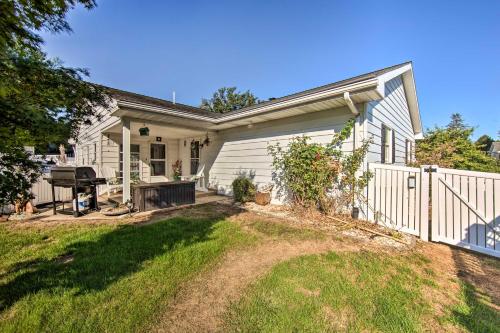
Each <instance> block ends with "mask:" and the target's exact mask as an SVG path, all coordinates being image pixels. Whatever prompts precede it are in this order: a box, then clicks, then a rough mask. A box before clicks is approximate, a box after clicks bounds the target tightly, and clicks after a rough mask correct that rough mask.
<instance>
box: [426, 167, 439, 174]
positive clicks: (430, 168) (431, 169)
mask: <svg viewBox="0 0 500 333" xmlns="http://www.w3.org/2000/svg"><path fill="white" fill-rule="evenodd" d="M424 171H425V172H429V173H431V172H437V168H434V167H428V168H424Z"/></svg>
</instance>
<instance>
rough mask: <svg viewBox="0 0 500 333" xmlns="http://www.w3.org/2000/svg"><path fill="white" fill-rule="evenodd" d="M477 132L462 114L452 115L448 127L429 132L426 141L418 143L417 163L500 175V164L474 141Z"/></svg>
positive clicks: (426, 134)
mask: <svg viewBox="0 0 500 333" xmlns="http://www.w3.org/2000/svg"><path fill="white" fill-rule="evenodd" d="M473 132H474V129H473V128H471V127H469V126H466V125H465V124H464V123H463V121H462V120H461V117H460V115H458V117H457V115H456V114H454V115H452V121H451V122H450V124H449V125H448V126H447V127H445V128H440V127H437V126H436V127H435V128H433V129H431V130H427V132H426V133H425V136H424V139H423V140H419V141H417V146H416V158H417V163H418V164H420V165H424V164H437V165H439V166H441V167H444V168H454V169H463V170H474V171H484V172H500V165H499V163H498V161H497V160H496V159H494V158H491V157H490V156H488V155H486V154H485V153H484V151H482V150H480V149H479V148H478V146H477V145H476V144H474V143H473V142H472V140H471V136H472V134H473Z"/></svg>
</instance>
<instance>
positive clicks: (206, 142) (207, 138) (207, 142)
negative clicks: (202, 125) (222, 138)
mask: <svg viewBox="0 0 500 333" xmlns="http://www.w3.org/2000/svg"><path fill="white" fill-rule="evenodd" d="M209 143H210V138H209V137H208V133H207V136H206V137H205V140H204V141H203V145H205V146H208V144H209ZM202 147H203V146H202Z"/></svg>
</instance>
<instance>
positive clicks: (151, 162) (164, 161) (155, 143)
mask: <svg viewBox="0 0 500 333" xmlns="http://www.w3.org/2000/svg"><path fill="white" fill-rule="evenodd" d="M152 145H163V146H164V147H165V158H153V157H152V156H151V146H152ZM162 161H163V163H164V164H165V168H164V169H163V170H165V172H164V174H163V175H153V167H152V164H153V162H162ZM149 168H150V171H149V174H150V176H151V177H167V173H168V170H167V145H166V144H165V143H162V142H151V143H150V144H149Z"/></svg>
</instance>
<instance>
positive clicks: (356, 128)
mask: <svg viewBox="0 0 500 333" xmlns="http://www.w3.org/2000/svg"><path fill="white" fill-rule="evenodd" d="M344 100H345V102H346V104H347V107H348V108H349V110H351V113H352V114H353V115H354V117H355V119H354V131H353V135H352V141H353V143H352V152H353V153H354V151H355V150H356V148H358V145H359V142H358V141H359V138H358V135H359V120H360V113H359V111H358V109H357V108H356V105H354V102H353V101H352V99H351V96H350V94H349V92H348V91H346V92H345V93H344ZM352 186H353V187H354V183H353V184H352ZM354 195H355V193H353V196H352V198H351V204H352V212H351V217H353V218H356V219H357V218H358V217H359V208H358V207H356V200H355V198H354Z"/></svg>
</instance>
